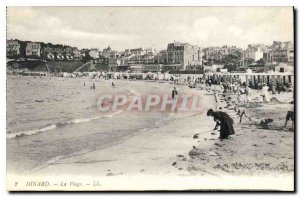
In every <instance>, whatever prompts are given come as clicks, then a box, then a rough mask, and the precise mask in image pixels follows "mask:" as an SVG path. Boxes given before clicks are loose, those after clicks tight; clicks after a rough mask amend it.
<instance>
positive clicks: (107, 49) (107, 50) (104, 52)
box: [101, 45, 112, 58]
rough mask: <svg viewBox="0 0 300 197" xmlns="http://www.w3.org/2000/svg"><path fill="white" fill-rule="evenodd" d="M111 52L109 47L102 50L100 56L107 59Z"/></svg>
mask: <svg viewBox="0 0 300 197" xmlns="http://www.w3.org/2000/svg"><path fill="white" fill-rule="evenodd" d="M111 52H112V50H111V48H110V45H109V46H108V47H107V48H105V49H103V50H102V53H101V55H102V56H104V57H106V58H109V57H110V55H111Z"/></svg>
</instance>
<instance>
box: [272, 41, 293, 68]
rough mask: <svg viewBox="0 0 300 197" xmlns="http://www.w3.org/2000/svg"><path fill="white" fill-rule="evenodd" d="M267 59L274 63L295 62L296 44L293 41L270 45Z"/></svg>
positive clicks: (274, 42) (275, 42)
mask: <svg viewBox="0 0 300 197" xmlns="http://www.w3.org/2000/svg"><path fill="white" fill-rule="evenodd" d="M267 61H268V62H272V63H280V62H294V45H293V43H292V42H290V41H288V42H277V41H273V44H272V45H271V46H270V47H269V54H268V56H267Z"/></svg>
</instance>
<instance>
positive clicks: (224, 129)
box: [207, 109, 234, 139]
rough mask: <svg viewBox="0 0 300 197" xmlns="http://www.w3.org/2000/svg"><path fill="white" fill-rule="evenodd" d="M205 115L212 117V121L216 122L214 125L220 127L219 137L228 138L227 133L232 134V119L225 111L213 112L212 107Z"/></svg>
mask: <svg viewBox="0 0 300 197" xmlns="http://www.w3.org/2000/svg"><path fill="white" fill-rule="evenodd" d="M207 116H212V117H214V121H216V122H217V125H216V127H217V126H220V127H221V128H220V139H228V136H229V135H233V134H234V129H233V120H232V118H231V117H230V116H229V115H228V114H227V113H225V112H221V111H216V112H214V111H213V110H212V109H209V110H208V111H207ZM216 127H215V128H216Z"/></svg>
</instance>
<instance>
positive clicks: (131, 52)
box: [125, 47, 145, 56]
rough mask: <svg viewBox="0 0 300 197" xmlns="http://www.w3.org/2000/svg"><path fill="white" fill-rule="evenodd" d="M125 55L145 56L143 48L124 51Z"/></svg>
mask: <svg viewBox="0 0 300 197" xmlns="http://www.w3.org/2000/svg"><path fill="white" fill-rule="evenodd" d="M125 55H136V56H142V55H145V50H144V48H143V47H141V48H136V49H125Z"/></svg>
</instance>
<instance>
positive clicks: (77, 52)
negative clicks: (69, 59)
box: [73, 47, 82, 60]
mask: <svg viewBox="0 0 300 197" xmlns="http://www.w3.org/2000/svg"><path fill="white" fill-rule="evenodd" d="M73 55H74V60H81V59H82V57H81V54H80V50H78V49H77V48H76V47H74V48H73Z"/></svg>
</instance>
